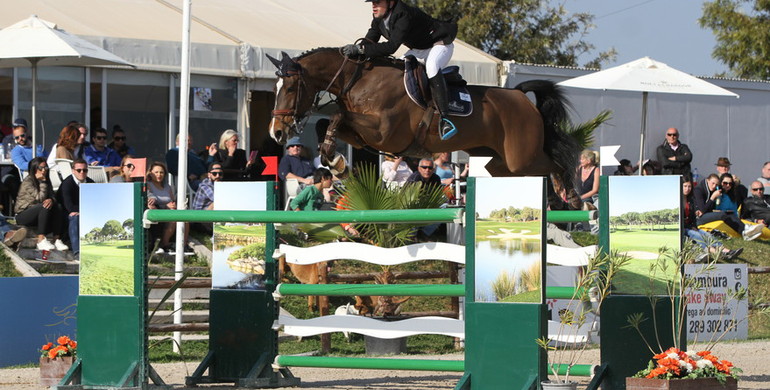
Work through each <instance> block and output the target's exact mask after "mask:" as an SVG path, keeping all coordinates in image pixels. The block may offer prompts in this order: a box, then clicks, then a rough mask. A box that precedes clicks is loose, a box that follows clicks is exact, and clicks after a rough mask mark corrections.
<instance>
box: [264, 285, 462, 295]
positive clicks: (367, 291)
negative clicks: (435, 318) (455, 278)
mask: <svg viewBox="0 0 770 390" xmlns="http://www.w3.org/2000/svg"><path fill="white" fill-rule="evenodd" d="M277 291H278V293H280V294H281V295H328V296H351V295H389V296H436V297H438V296H448V297H461V296H464V295H465V285H462V284H279V285H278V288H277Z"/></svg>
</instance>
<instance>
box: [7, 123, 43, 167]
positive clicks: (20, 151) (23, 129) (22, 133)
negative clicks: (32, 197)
mask: <svg viewBox="0 0 770 390" xmlns="http://www.w3.org/2000/svg"><path fill="white" fill-rule="evenodd" d="M13 141H14V143H15V145H16V146H14V147H13V149H11V160H12V161H13V164H14V165H16V166H17V167H18V168H19V170H20V171H22V172H26V171H27V167H29V162H30V161H32V140H31V139H30V138H29V136H28V134H27V121H25V120H24V119H17V120H16V121H14V125H13ZM36 149H37V155H38V156H43V157H44V156H45V155H46V154H45V151H44V150H43V145H37V147H36Z"/></svg>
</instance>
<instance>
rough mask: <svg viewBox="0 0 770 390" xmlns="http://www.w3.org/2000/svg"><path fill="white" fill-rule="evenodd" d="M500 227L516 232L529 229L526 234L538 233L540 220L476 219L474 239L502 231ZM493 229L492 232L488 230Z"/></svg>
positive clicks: (484, 237)
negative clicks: (505, 220)
mask: <svg viewBox="0 0 770 390" xmlns="http://www.w3.org/2000/svg"><path fill="white" fill-rule="evenodd" d="M500 229H508V230H512V231H513V232H514V233H518V232H520V231H522V230H529V231H530V232H529V233H527V234H532V235H537V234H540V221H530V222H501V221H476V239H477V240H485V239H487V237H488V236H491V235H493V234H501V233H503V232H502V231H501V230H500ZM490 230H492V231H494V233H492V232H490Z"/></svg>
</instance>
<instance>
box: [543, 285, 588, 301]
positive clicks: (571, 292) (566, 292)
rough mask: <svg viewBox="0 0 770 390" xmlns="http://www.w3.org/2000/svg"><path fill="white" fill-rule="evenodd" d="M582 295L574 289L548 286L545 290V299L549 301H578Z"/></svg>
mask: <svg viewBox="0 0 770 390" xmlns="http://www.w3.org/2000/svg"><path fill="white" fill-rule="evenodd" d="M583 294H584V293H583V291H575V287H554V286H548V287H546V289H545V297H546V298H550V299H572V298H573V297H575V298H578V299H579V298H580V297H581V296H583Z"/></svg>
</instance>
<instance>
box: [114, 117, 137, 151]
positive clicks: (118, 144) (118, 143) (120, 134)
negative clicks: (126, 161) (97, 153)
mask: <svg viewBox="0 0 770 390" xmlns="http://www.w3.org/2000/svg"><path fill="white" fill-rule="evenodd" d="M107 147H108V148H110V149H112V150H114V151H115V152H116V153H117V154H118V156H120V157H126V155H127V154H131V155H134V156H135V155H136V152H134V148H132V147H130V146H128V144H127V143H126V132H125V131H123V129H122V128H121V127H120V125H115V126H112V142H110V144H109V145H107Z"/></svg>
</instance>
